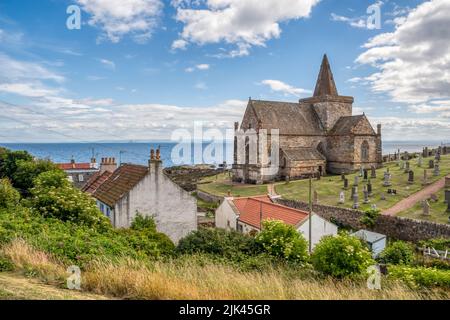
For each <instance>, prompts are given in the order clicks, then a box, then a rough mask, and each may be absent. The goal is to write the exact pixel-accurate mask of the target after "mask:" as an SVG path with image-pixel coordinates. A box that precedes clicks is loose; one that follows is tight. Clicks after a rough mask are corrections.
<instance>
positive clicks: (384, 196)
mask: <svg viewBox="0 0 450 320" xmlns="http://www.w3.org/2000/svg"><path fill="white" fill-rule="evenodd" d="M380 199H381V200H383V201H384V200H386V195H385V194H384V192H382V193H381V196H380Z"/></svg>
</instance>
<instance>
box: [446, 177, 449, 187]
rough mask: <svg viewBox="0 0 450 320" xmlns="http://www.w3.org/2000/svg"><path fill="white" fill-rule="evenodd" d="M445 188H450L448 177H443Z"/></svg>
mask: <svg viewBox="0 0 450 320" xmlns="http://www.w3.org/2000/svg"><path fill="white" fill-rule="evenodd" d="M445 189H450V177H445Z"/></svg>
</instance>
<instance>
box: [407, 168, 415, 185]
mask: <svg viewBox="0 0 450 320" xmlns="http://www.w3.org/2000/svg"><path fill="white" fill-rule="evenodd" d="M408 183H410V184H412V183H414V171H412V170H410V171H409V173H408Z"/></svg>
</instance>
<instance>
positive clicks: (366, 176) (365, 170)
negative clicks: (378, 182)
mask: <svg viewBox="0 0 450 320" xmlns="http://www.w3.org/2000/svg"><path fill="white" fill-rule="evenodd" d="M363 175H364V181H367V179H368V178H369V172H368V170H367V169H364V173H363Z"/></svg>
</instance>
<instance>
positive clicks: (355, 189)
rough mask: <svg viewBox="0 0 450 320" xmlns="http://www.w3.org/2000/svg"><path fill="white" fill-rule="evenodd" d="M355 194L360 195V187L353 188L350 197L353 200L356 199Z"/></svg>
mask: <svg viewBox="0 0 450 320" xmlns="http://www.w3.org/2000/svg"><path fill="white" fill-rule="evenodd" d="M355 194H358V187H357V186H353V187H352V194H351V196H350V199H351V200H352V199H353V198H354V196H355Z"/></svg>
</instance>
